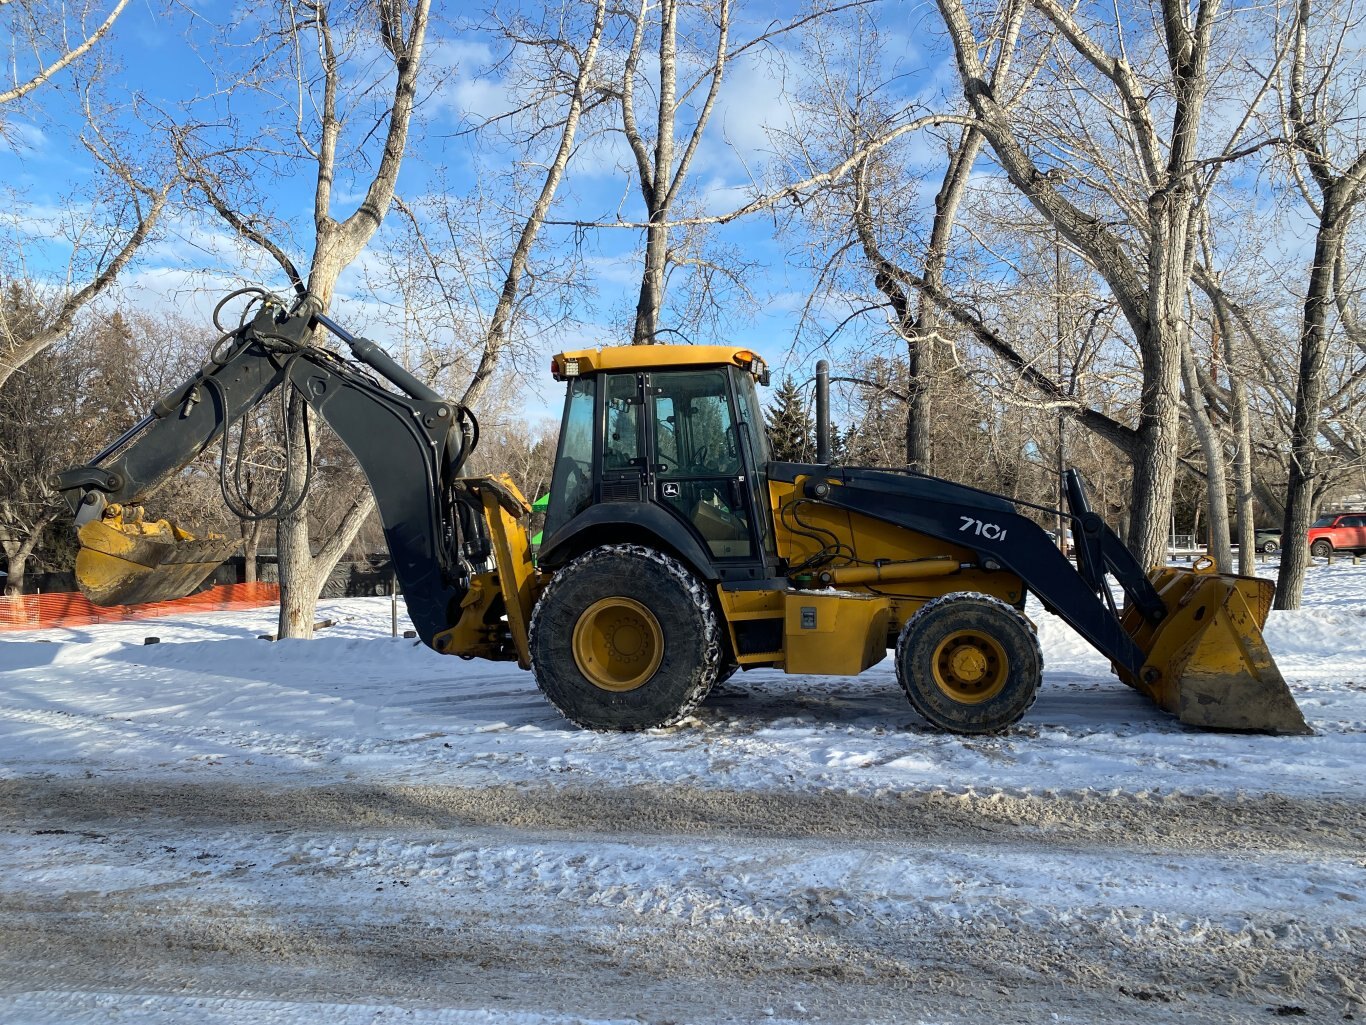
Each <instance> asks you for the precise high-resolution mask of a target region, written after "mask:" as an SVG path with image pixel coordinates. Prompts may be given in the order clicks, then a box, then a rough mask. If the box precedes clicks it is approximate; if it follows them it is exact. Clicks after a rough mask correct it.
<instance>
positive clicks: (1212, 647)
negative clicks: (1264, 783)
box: [1120, 567, 1313, 735]
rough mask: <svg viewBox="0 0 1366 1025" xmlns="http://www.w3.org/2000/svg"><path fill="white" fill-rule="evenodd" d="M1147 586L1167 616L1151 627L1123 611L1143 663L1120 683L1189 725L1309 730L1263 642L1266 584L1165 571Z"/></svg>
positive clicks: (1217, 575) (1294, 731) (1250, 579)
mask: <svg viewBox="0 0 1366 1025" xmlns="http://www.w3.org/2000/svg"><path fill="white" fill-rule="evenodd" d="M1153 586H1154V587H1156V589H1157V591H1158V593H1159V594H1160V595H1161V596H1162V601H1163V604H1164V606H1165V607H1166V610H1167V615H1166V618H1164V619H1163V620H1162V622H1160V623H1158V624H1155V625H1154V624H1150V623H1147V622H1145V621H1143V619H1142V617H1141V615H1140V614H1139V613H1138V612H1137V610H1136V609H1130V610H1128V611H1126V613H1125V616H1124V625H1125V628H1126V629H1127V630H1128V631H1129V634H1130V636H1132V637H1133V638H1134V640H1135V641H1136V642H1137V643H1138V644H1139V646H1140V647H1141V648H1142V649H1143V651H1144V653H1145V654H1146V656H1147V661H1146V663H1145V664H1144V667H1143V671H1142V672H1141V673H1140V674H1139V675H1138V677H1133V676H1132V675H1130V674H1128V673H1121V674H1120V676H1121V678H1122V679H1124V682H1126V683H1128V684H1129V685H1130V686H1132V687H1134V688H1135V689H1136V690H1138V691H1140V692H1142V693H1143V694H1146V695H1147V696H1148V697H1149V698H1151V699H1152V700H1153V701H1154V702H1156V703H1157V704H1158V705H1159V706H1160V707H1162V708H1164V709H1166V710H1167V711H1169V712H1172V713H1173V714H1175V715H1176V716H1177V717H1178V718H1180V720H1181V721H1182V722H1184V723H1189V724H1190V725H1192V726H1201V727H1205V728H1209V729H1226V730H1248V731H1258V732H1265V733H1280V734H1292V735H1294V734H1311V733H1313V730H1311V729H1310V728H1309V725H1308V724H1307V723H1306V722H1305V721H1304V715H1303V713H1301V712H1300V709H1299V706H1298V705H1296V704H1295V699H1294V697H1293V696H1292V695H1291V693H1290V688H1289V687H1288V686H1287V685H1286V682H1285V678H1284V677H1283V676H1282V675H1281V671H1280V669H1279V668H1278V667H1277V666H1276V660H1275V659H1274V658H1273V657H1272V656H1271V651H1270V649H1269V648H1267V646H1266V641H1265V639H1264V638H1263V637H1262V626H1263V625H1264V624H1265V623H1266V616H1267V612H1268V610H1269V609H1270V608H1271V598H1272V595H1273V594H1274V593H1275V586H1274V585H1273V584H1272V583H1271V581H1269V580H1260V579H1258V578H1256V577H1241V576H1234V575H1233V574H1221V573H1211V572H1202V571H1199V570H1185V569H1177V568H1175V567H1168V568H1165V569H1162V570H1159V571H1158V572H1157V573H1156V574H1155V575H1154V577H1153Z"/></svg>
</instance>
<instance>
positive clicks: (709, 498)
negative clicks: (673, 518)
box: [645, 367, 760, 566]
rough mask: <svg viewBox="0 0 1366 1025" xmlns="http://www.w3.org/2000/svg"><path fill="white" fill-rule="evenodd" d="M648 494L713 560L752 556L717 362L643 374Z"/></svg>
mask: <svg viewBox="0 0 1366 1025" xmlns="http://www.w3.org/2000/svg"><path fill="white" fill-rule="evenodd" d="M645 392H646V396H647V399H648V402H647V408H648V424H649V430H648V432H647V433H648V436H649V442H650V460H651V462H650V470H651V476H652V478H653V479H652V481H651V482H650V484H651V486H652V488H653V491H654V495H653V497H654V499H655V501H656V502H658V503H659V504H660V505H662V506H664V507H665V508H667V509H669V510H671V511H672V512H673V513H674V514H675V515H677V516H678V517H679V518H680V519H681V520H683V521H684V522H685V523H687V524H688V526H689V528H690V529H691V530H692V532H693V533H694V534H695V536H696V537H697V538H698V540H700V541H701V542H702V543H703V545H704V546H705V547H706V549H707V551H708V552H710V554H711V556H712V558H713V559H714V560H716V563H717V565H718V566H724V565H725V564H726V563H727V562H732V563H735V564H742V563H746V562H753V561H754V560H756V559H758V558H760V549H759V545H758V537H757V536H756V531H755V523H754V516H753V508H752V501H751V496H750V489H749V486H748V484H747V482H746V478H745V467H744V461H743V458H742V453H743V447H742V445H741V442H740V437H739V434H738V429H737V423H736V416H735V408H734V402H733V400H732V396H731V394H730V380H729V375H728V374H727V372H726V370H725V369H724V368H720V367H714V368H705V369H701V368H700V369H696V370H671V371H660V372H655V373H651V374H648V375H646V381H645Z"/></svg>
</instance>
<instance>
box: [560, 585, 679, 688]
mask: <svg viewBox="0 0 1366 1025" xmlns="http://www.w3.org/2000/svg"><path fill="white" fill-rule="evenodd" d="M663 658H664V631H663V630H661V629H660V628H659V620H657V619H655V617H654V613H652V612H651V611H650V610H649V609H647V608H646V607H645V606H644V605H642V604H641V603H640V602H638V601H636V600H635V599H633V598H622V597H612V598H603V599H602V600H601V601H595V602H594V603H593V604H592V605H590V606H588V608H586V609H584V612H583V615H581V616H580V617H579V621H578V622H577V623H575V624H574V661H575V663H577V665H578V667H579V672H581V673H583V675H584V676H585V677H587V678H588V681H589V682H590V683H592V684H593V686H595V687H601V688H602V689H603V690H610V691H615V692H617V693H620V692H623V691H628V690H635V689H636V688H637V687H639V686H640V685H641V684H643V683H645V681H646V680H648V679H649V678H650V677H652V676H654V674H655V670H656V669H658V668H659V663H660V662H661V661H662V660H663Z"/></svg>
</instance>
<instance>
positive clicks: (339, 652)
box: [0, 562, 1366, 1025]
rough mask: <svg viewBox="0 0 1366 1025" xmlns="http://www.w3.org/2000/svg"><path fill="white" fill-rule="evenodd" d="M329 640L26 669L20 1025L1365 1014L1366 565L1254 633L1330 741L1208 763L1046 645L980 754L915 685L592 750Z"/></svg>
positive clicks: (874, 674)
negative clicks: (933, 714) (1031, 685)
mask: <svg viewBox="0 0 1366 1025" xmlns="http://www.w3.org/2000/svg"><path fill="white" fill-rule="evenodd" d="M1274 569H1275V566H1274V563H1272V564H1268V565H1267V566H1266V569H1265V571H1266V572H1267V573H1273V572H1274ZM319 611H320V618H324V619H332V620H335V621H336V625H335V626H333V627H331V628H328V629H326V630H324V631H322V632H321V634H320V636H319V639H317V640H315V641H312V642H296V641H284V642H277V643H267V642H265V641H262V640H259V639H258V635H259V634H262V633H267V632H270V631H271V630H272V629H273V615H272V612H271V610H262V611H258V612H241V613H215V614H207V615H192V616H185V617H180V618H168V619H162V620H157V621H139V622H131V623H125V624H119V625H110V626H101V627H89V628H81V629H73V630H55V631H46V632H42V633H37V632H34V633H11V634H0V949H3V950H4V951H5V952H6V956H5V958H4V963H3V965H0V1021H3V1022H6V1023H10V1022H34V1023H39V1022H93V1021H105V1020H119V1021H136V1022H148V1023H168V1022H179V1021H191V1020H192V1021H196V1022H220V1021H221V1022H256V1021H260V1022H304V1021H335V1022H351V1021H366V1022H369V1021H374V1020H379V1021H387V1020H401V1021H414V1022H437V1021H450V1022H460V1023H465V1022H477V1023H496V1025H502V1023H505V1022H506V1023H512V1022H517V1023H535V1025H541V1023H546V1025H561V1023H566V1022H577V1021H641V1020H644V1021H659V1022H664V1021H679V1022H682V1021H850V1022H853V1021H889V1022H892V1021H895V1022H917V1021H925V1022H949V1021H954V1022H957V1021H982V1020H992V1021H1016V1020H1018V1021H1035V1020H1061V1021H1094V1020H1096V1018H1097V1017H1098V1015H1099V1014H1100V1013H1102V1012H1103V1013H1104V1014H1105V1016H1106V1017H1107V1018H1109V1019H1111V1020H1115V1021H1128V1020H1134V1021H1168V1020H1175V1019H1176V1018H1177V1017H1180V1018H1181V1019H1182V1020H1183V1021H1243V1020H1259V1019H1261V1018H1265V1017H1268V1016H1271V1015H1274V1014H1278V1013H1279V1014H1283V1015H1292V1014H1296V1013H1297V1012H1298V1011H1301V1010H1302V1011H1304V1012H1305V1015H1306V1016H1310V1017H1314V1018H1316V1019H1317V1020H1343V1019H1344V1016H1348V1015H1351V1016H1354V1018H1355V1020H1361V1019H1362V1017H1363V1015H1366V984H1363V981H1362V978H1361V976H1362V972H1361V965H1362V963H1363V959H1366V780H1363V771H1362V769H1363V765H1366V758H1363V756H1364V755H1366V566H1352V565H1351V564H1350V563H1344V562H1339V563H1337V564H1336V565H1334V566H1332V567H1324V566H1318V567H1316V568H1314V569H1313V570H1311V573H1310V582H1309V587H1308V589H1307V593H1306V608H1305V609H1303V610H1302V611H1299V612H1294V613H1280V612H1273V613H1272V618H1271V620H1270V622H1269V623H1268V626H1267V630H1266V636H1267V640H1268V643H1269V645H1270V647H1271V649H1272V651H1273V653H1274V654H1275V656H1276V659H1277V661H1278V663H1279V665H1280V667H1281V670H1282V672H1283V673H1284V675H1285V677H1286V679H1287V681H1288V682H1289V684H1290V686H1291V689H1292V691H1293V692H1294V694H1295V697H1296V700H1297V701H1298V702H1299V704H1300V707H1301V708H1302V709H1303V711H1304V713H1305V715H1306V718H1307V719H1308V721H1309V723H1310V725H1311V726H1312V727H1313V728H1314V730H1315V735H1314V736H1312V737H1265V736H1245V735H1233V734H1215V733H1205V732H1199V731H1195V730H1192V729H1189V728H1187V727H1184V726H1182V725H1181V724H1180V723H1178V722H1176V721H1175V720H1173V719H1171V718H1170V717H1168V716H1166V715H1165V714H1164V713H1162V712H1160V711H1158V710H1156V709H1155V708H1153V707H1152V706H1150V705H1149V704H1147V703H1146V702H1145V701H1143V700H1142V699H1140V698H1139V697H1138V696H1136V695H1134V694H1133V693H1132V692H1130V691H1129V690H1128V689H1127V688H1125V687H1124V686H1123V685H1122V684H1120V683H1119V681H1118V680H1116V679H1115V678H1114V677H1113V676H1112V675H1111V674H1110V672H1109V668H1108V665H1107V663H1106V662H1105V660H1104V659H1102V658H1101V657H1100V656H1099V655H1097V654H1096V653H1095V652H1094V651H1092V650H1091V649H1090V648H1089V647H1088V646H1087V645H1086V644H1085V643H1084V642H1083V641H1081V640H1080V639H1079V638H1078V637H1077V636H1076V635H1075V634H1074V633H1072V631H1070V630H1069V629H1068V628H1067V627H1066V626H1065V625H1063V624H1062V623H1061V622H1060V621H1058V620H1056V619H1054V618H1053V617H1051V616H1048V615H1047V614H1044V613H1042V612H1041V611H1039V610H1037V609H1035V610H1032V614H1033V615H1034V618H1035V619H1036V621H1037V622H1038V625H1039V635H1040V640H1041V644H1042V648H1043V652H1044V658H1045V662H1046V667H1047V668H1046V673H1045V680H1044V687H1043V690H1042V692H1041V694H1040V697H1039V700H1038V702H1037V703H1036V705H1035V706H1034V708H1033V710H1032V711H1031V712H1030V714H1029V715H1028V716H1027V718H1026V719H1025V721H1024V722H1023V723H1022V724H1021V725H1020V726H1018V727H1017V728H1015V729H1014V730H1012V731H1010V732H1009V733H1008V734H1006V735H1004V736H1000V737H985V738H964V737H956V736H950V735H946V734H942V733H939V732H936V731H934V730H933V729H931V728H929V727H928V726H927V725H926V724H925V723H924V722H923V721H922V720H920V719H919V718H918V716H916V715H915V713H914V712H913V711H912V710H911V709H910V707H909V705H908V704H907V703H906V701H905V699H904V697H903V696H902V694H901V692H900V690H899V688H898V687H897V684H896V680H895V677H894V674H893V669H892V666H891V663H890V660H889V661H886V662H884V663H883V664H882V665H880V666H878V667H877V668H876V669H874V670H873V671H871V672H869V673H867V674H864V676H862V677H859V678H856V679H842V678H833V677H832V678H822V677H787V676H784V675H782V674H781V673H775V672H771V671H756V672H751V673H745V674H740V675H738V676H737V677H736V678H734V679H733V680H732V681H730V682H729V683H728V684H726V685H724V686H723V687H722V688H720V689H719V690H718V691H717V692H715V693H714V694H713V695H712V696H711V697H710V698H709V699H708V701H707V702H706V703H705V704H704V705H703V707H702V708H701V710H700V711H699V713H698V715H697V716H696V717H695V718H694V719H693V720H690V721H689V722H688V723H686V724H684V726H682V727H680V728H678V729H674V730H669V731H657V732H654V733H648V734H643V735H614V734H596V733H589V732H585V731H582V730H579V729H577V728H575V727H572V726H571V725H569V724H568V723H566V722H565V721H564V720H563V719H561V718H560V717H559V716H558V714H557V713H556V712H555V711H554V710H553V709H552V708H550V707H549V706H548V705H547V704H546V703H545V702H544V700H543V699H542V698H541V696H540V694H539V692H538V691H537V689H536V686H535V683H534V681H533V680H532V678H531V676H530V675H529V674H527V673H523V672H521V671H519V670H517V669H516V668H515V667H509V666H505V665H491V664H487V663H481V662H464V661H460V660H457V659H452V658H448V657H442V656H438V655H436V654H435V653H433V652H431V651H429V650H428V649H426V648H425V647H422V646H420V645H417V644H415V643H414V642H413V641H410V640H404V639H402V638H398V639H395V638H392V637H391V636H390V607H389V604H388V600H387V599H347V600H342V601H332V602H324V603H323V605H322V606H321V607H320V610H319ZM400 611H401V610H400ZM405 625H406V620H403V619H402V617H401V620H400V629H402V628H403V627H404V626H405ZM149 636H155V637H158V638H160V643H157V644H151V645H147V644H144V643H143V641H144V638H146V637H149Z"/></svg>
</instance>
